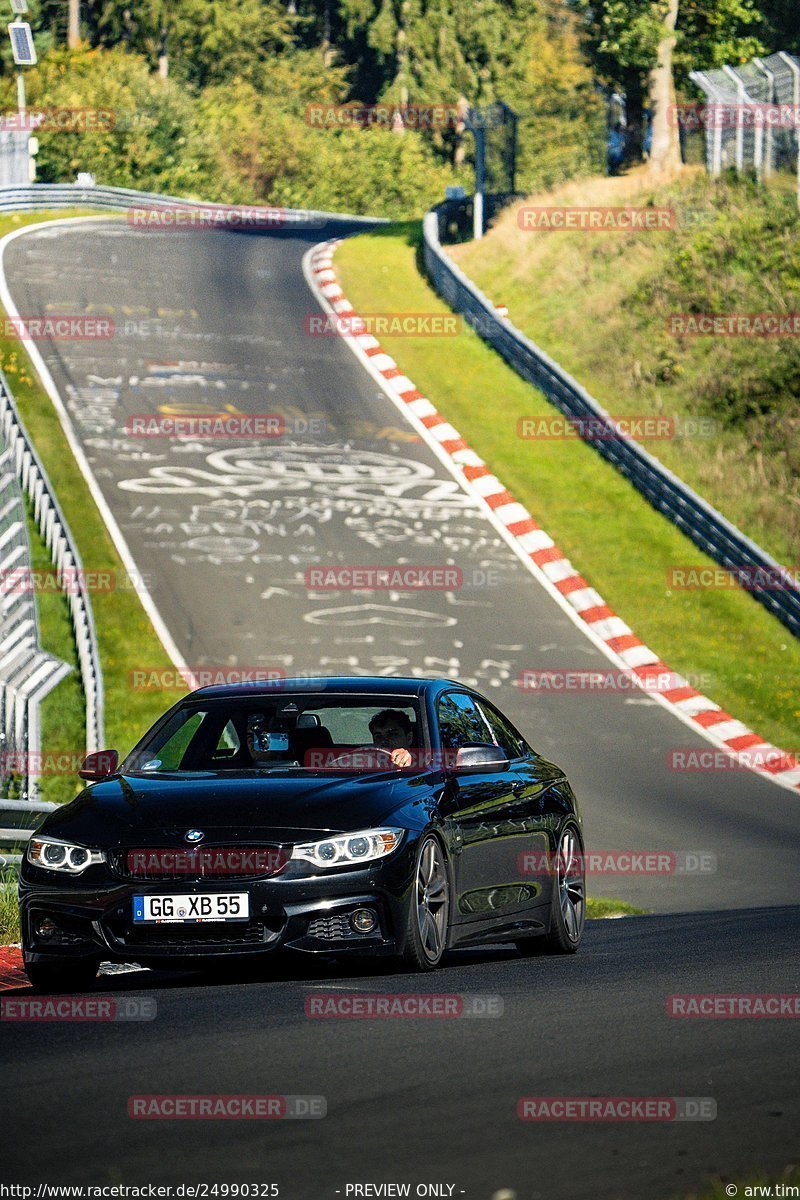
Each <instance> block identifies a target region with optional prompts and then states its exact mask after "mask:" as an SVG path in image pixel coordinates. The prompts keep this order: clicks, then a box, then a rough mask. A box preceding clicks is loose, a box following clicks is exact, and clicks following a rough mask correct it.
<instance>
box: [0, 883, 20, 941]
mask: <svg viewBox="0 0 800 1200" xmlns="http://www.w3.org/2000/svg"><path fill="white" fill-rule="evenodd" d="M18 941H19V909H18V907H17V873H16V871H14V870H10V869H9V868H7V867H6V868H4V869H2V870H0V946H9V945H10V944H11V943H12V942H18Z"/></svg>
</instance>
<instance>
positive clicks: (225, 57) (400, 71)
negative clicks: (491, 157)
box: [0, 0, 604, 217]
mask: <svg viewBox="0 0 800 1200" xmlns="http://www.w3.org/2000/svg"><path fill="white" fill-rule="evenodd" d="M31 5H32V12H31V21H32V24H33V27H34V33H35V38H36V42H37V46H38V48H39V53H40V64H39V66H38V67H37V68H35V69H32V70H29V71H27V72H26V83H27V90H28V100H29V106H30V107H34V108H35V107H37V106H39V107H68V108H88V109H92V108H101V109H110V110H112V111H113V113H114V114H115V116H116V124H115V126H114V128H112V129H109V128H105V129H102V128H101V129H95V130H93V131H91V132H86V133H81V134H78V133H53V132H50V133H47V132H45V133H43V134H42V135H41V137H40V143H41V151H40V154H39V160H38V178H39V179H40V180H42V181H44V182H51V181H70V180H73V179H74V178H75V176H76V174H77V172H78V171H91V172H92V173H93V174H94V175H95V177H96V178H97V179H98V180H100V181H102V182H104V183H109V184H123V185H128V186H134V187H139V188H142V189H144V190H151V191H163V192H169V193H172V194H175V195H187V194H188V195H195V196H203V197H207V198H209V199H217V200H226V201H229V202H232V203H235V202H239V203H245V202H246V203H255V202H262V203H273V204H285V205H289V204H292V205H297V206H306V205H308V206H315V207H321V206H325V207H331V208H337V209H346V210H349V211H358V210H360V211H367V212H374V213H376V214H380V215H385V216H394V217H408V216H413V215H419V214H420V213H421V212H423V211H424V209H425V208H426V207H428V206H429V205H430V204H431V203H432V202H435V201H436V200H438V199H440V198H441V196H442V193H443V189H444V187H445V186H446V185H447V184H449V183H455V182H464V183H465V184H467V185H468V184H469V182H470V179H471V157H472V153H473V140H472V137H471V135H469V134H465V133H464V132H463V131H462V130H459V129H456V128H455V127H454V125H453V123H450V124H449V125H446V126H445V127H444V128H433V129H425V130H422V131H420V130H412V129H408V130H406V132H405V133H404V134H397V133H392V132H390V131H388V130H386V129H377V130H376V129H373V128H370V129H364V130H356V129H338V128H329V129H320V128H314V127H313V125H312V124H311V123H310V121H309V120H308V118H307V115H306V114H307V109H308V106H309V105H310V104H319V103H330V104H340V103H343V102H350V101H353V102H357V103H362V104H372V103H375V102H378V101H380V102H385V103H399V102H408V103H410V104H413V105H425V104H435V105H441V104H446V105H456V104H458V103H459V102H467V103H469V104H472V105H485V104H489V103H493V102H494V101H495V100H497V99H504V100H506V101H507V102H508V103H509V104H511V106H512V107H514V108H515V109H517V110H518V111H519V112H520V114H521V121H520V144H519V153H518V160H517V161H518V168H519V186H522V187H538V186H542V185H547V184H551V183H556V182H559V181H560V180H562V179H564V178H567V177H569V176H570V175H573V174H576V173H582V172H585V171H591V170H594V169H601V168H602V163H603V137H604V130H603V119H602V108H601V105H600V104H599V102H598V99H597V96H596V90H595V88H594V84H593V78H592V72H591V69H590V67H589V66H588V65H587V64H586V62H585V61H584V60H583V57H582V51H581V47H580V44H579V40H578V36H577V29H576V26H577V19H576V16H575V14H574V12H572V10H571V9H570V8H569V6H568V5H566V4H565V3H564V2H563V0H291V2H290V3H286V2H285V0H229V2H228V0H226V2H225V3H223V0H172V2H171V3H169V4H168V3H166V2H165V0H141V2H140V3H137V4H136V5H132V4H130V2H129V0H96V2H95V3H93V4H91V5H86V6H84V7H83V9H82V19H83V24H82V34H83V36H84V38H85V41H84V44H83V48H82V49H80V50H77V51H73V52H68V51H66V50H65V49H64V41H65V37H66V28H65V23H64V20H63V18H64V5H63V3H60V0H31ZM165 75H166V78H164V76H165ZM14 89H15V83H14V80H13V75H12V72H11V70H9V69H8V55H7V54H6V57H5V59H4V60H3V69H2V71H0V98H1V99H2V102H3V104H4V106H5V108H6V109H7V110H9V109H13V108H14V107H15V105H16V98H15V90H14Z"/></svg>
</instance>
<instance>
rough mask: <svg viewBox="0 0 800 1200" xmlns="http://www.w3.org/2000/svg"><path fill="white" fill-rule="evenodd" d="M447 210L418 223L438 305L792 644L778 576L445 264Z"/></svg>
mask: <svg viewBox="0 0 800 1200" xmlns="http://www.w3.org/2000/svg"><path fill="white" fill-rule="evenodd" d="M448 204H449V202H448V201H445V202H444V203H443V204H441V205H438V206H437V208H435V209H432V210H431V212H429V213H427V214H426V216H425V219H424V221H423V241H424V260H425V268H426V270H427V272H428V276H429V277H430V279H431V282H432V283H433V286H434V287H435V289H436V291H437V292H438V293H439V295H440V296H441V297H442V299H443V300H445V301H446V302H447V303H448V304H449V305H450V307H451V308H452V309H454V310H455V311H456V312H458V313H461V314H462V315H463V316H464V318H465V319H466V321H467V322H468V323H469V324H470V325H472V326H473V328H475V329H476V330H477V331H478V332H479V333H480V336H481V337H483V338H484V339H485V340H486V341H487V342H488V343H489V344H490V345H491V346H492V347H493V348H494V349H495V350H496V351H497V352H498V354H500V355H502V357H503V358H504V359H505V360H506V362H507V363H509V365H510V366H511V367H513V369H514V370H515V371H516V372H517V374H518V375H521V376H522V378H523V379H525V380H527V381H528V382H529V383H532V384H533V385H534V386H535V387H537V388H539V389H540V390H541V391H542V392H544V394H545V396H546V397H547V399H548V400H550V402H551V403H552V404H554V405H555V406H556V407H557V408H558V409H560V411H561V412H563V413H564V414H565V416H567V417H568V418H569V419H571V420H573V421H575V422H576V423H578V424H577V428H578V430H579V431H581V430H584V431H585V433H584V432H581V436H582V437H583V440H584V441H586V442H588V443H589V444H590V445H591V446H593V447H594V449H595V450H597V452H598V453H599V454H601V455H602V456H603V458H605V459H607V460H608V461H609V462H610V463H612V464H613V466H615V467H616V468H617V470H618V471H619V472H620V473H621V474H622V475H624V476H625V477H626V479H628V480H630V482H631V483H632V484H633V486H634V487H635V488H636V489H637V490H638V491H639V492H641V493H642V495H643V496H645V497H646V498H647V499H648V500H649V501H650V503H651V504H652V505H653V507H654V508H656V509H657V510H658V511H659V512H661V513H663V514H664V516H666V517H668V518H669V520H670V521H672V522H673V524H675V525H677V527H678V528H679V529H680V530H681V531H682V532H683V533H685V534H686V536H687V537H689V538H691V540H692V541H693V542H694V543H695V545H696V546H699V548H700V549H701V550H702V551H704V553H706V554H707V555H708V556H709V557H710V558H713V559H714V561H715V562H717V563H719V564H720V566H722V567H725V568H726V569H728V570H731V571H733V572H739V573H742V572H744V573H746V576H745V577H746V579H747V588H748V591H751V592H752V595H753V596H754V598H755V599H756V600H758V601H759V602H760V603H761V604H763V605H764V607H765V608H766V609H768V610H769V611H770V612H771V613H772V614H773V615H774V616H776V617H777V618H778V619H779V620H780V621H782V622H783V624H784V625H785V626H786V627H787V628H788V629H790V630H791V632H792V633H793V634H794V635H795V637H800V589H799V588H798V587H797V585H796V584H795V582H794V580H793V579H792V577H791V575H790V573H789V572H788V571H787V570H786V568H785V567H783V566H781V564H780V563H778V562H777V561H776V560H775V559H774V558H772V557H771V556H770V555H769V554H767V552H766V551H765V550H762V549H761V547H760V546H758V545H757V544H756V543H755V542H753V541H752V540H751V539H750V538H748V537H746V536H745V534H743V533H742V532H741V531H740V530H739V529H737V528H736V526H735V525H732V524H731V523H730V521H727V520H726V519H725V517H723V516H722V514H721V513H719V512H717V510H716V509H715V508H713V507H712V506H711V505H710V504H708V503H707V501H705V500H704V499H703V498H702V497H701V496H699V495H698V494H697V492H695V491H693V490H692V489H691V488H690V487H688V486H687V484H685V483H684V482H683V481H682V480H681V479H679V478H678V477H677V476H676V475H674V474H673V473H672V472H671V471H669V470H667V468H666V467H664V466H663V465H662V464H661V463H660V462H659V461H658V460H657V459H655V458H653V457H652V455H650V454H648V453H647V451H646V450H645V449H644V448H643V447H642V446H640V445H638V443H637V442H635V441H633V440H632V439H630V438H627V437H624V436H622V435H621V434H620V433H619V432H618V431H617V430H616V429H615V427H614V424H613V421H612V418H611V417H610V415H609V414H608V413H607V412H606V411H605V409H604V408H603V407H602V406H601V405H600V404H599V403H598V401H597V400H595V399H594V397H593V396H591V395H590V394H589V393H588V392H587V391H586V389H585V388H583V387H581V385H580V384H579V383H578V382H577V380H575V379H573V378H572V376H571V375H569V374H568V373H567V372H566V371H565V370H564V369H563V368H562V367H560V366H559V365H558V363H557V362H555V361H554V360H553V359H552V358H550V356H549V355H548V354H546V353H545V352H544V350H542V349H540V348H539V346H537V345H536V344H535V342H532V341H531V340H530V338H527V337H526V336H525V335H524V334H523V333H521V332H520V330H519V329H516V328H515V327H514V326H513V325H512V324H511V322H510V321H508V320H507V319H504V318H502V317H500V316H499V315H498V313H497V311H496V309H495V306H494V305H493V304H492V303H491V301H490V300H488V299H487V297H486V296H485V295H484V294H483V292H481V291H480V289H479V288H478V287H476V285H475V284H474V283H473V282H472V281H471V280H470V279H469V278H468V277H467V276H466V275H465V274H464V272H463V271H461V270H460V269H459V267H457V266H456V264H455V263H454V262H453V261H452V259H451V258H449V256H448V255H447V254H446V253H445V251H444V249H443V247H442V245H441V242H440V233H439V231H440V229H444V228H446V227H447V225H448V223H449V216H448ZM581 422H582V423H583V426H581V424H580V423H581ZM759 573H761V578H760V577H759ZM777 581H780V583H778V582H777Z"/></svg>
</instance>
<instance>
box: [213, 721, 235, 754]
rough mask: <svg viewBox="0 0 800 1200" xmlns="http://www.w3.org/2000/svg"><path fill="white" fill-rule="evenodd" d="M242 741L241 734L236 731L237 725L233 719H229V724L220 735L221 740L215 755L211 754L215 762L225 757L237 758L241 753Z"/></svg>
mask: <svg viewBox="0 0 800 1200" xmlns="http://www.w3.org/2000/svg"><path fill="white" fill-rule="evenodd" d="M240 747H241V742H240V741H239V735H238V733H237V732H236V726H235V725H234V723H233V721H228V723H227V725H226V726H225V728H224V729H223V731H222V733H221V734H220V735H219V741H218V742H217V745H216V748H215V750H214V753H213V755H212V756H211V757H212V759H213V761H214V762H217V761H218V760H219V759H223V758H235V757H236V755H237V754H238V753H239V749H240Z"/></svg>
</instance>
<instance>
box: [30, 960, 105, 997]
mask: <svg viewBox="0 0 800 1200" xmlns="http://www.w3.org/2000/svg"><path fill="white" fill-rule="evenodd" d="M99 966H100V963H99V961H98V960H97V959H94V958H78V959H72V958H61V959H57V960H56V961H54V962H47V963H42V962H37V963H25V974H26V975H27V976H28V979H29V980H30V981H31V984H32V985H33V987H34V988H35V989H36V991H37V992H81V991H84V990H85V989H86V988H88V987H91V985H92V984H93V983H94V981H95V979H96V978H97V970H98V967H99Z"/></svg>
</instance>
